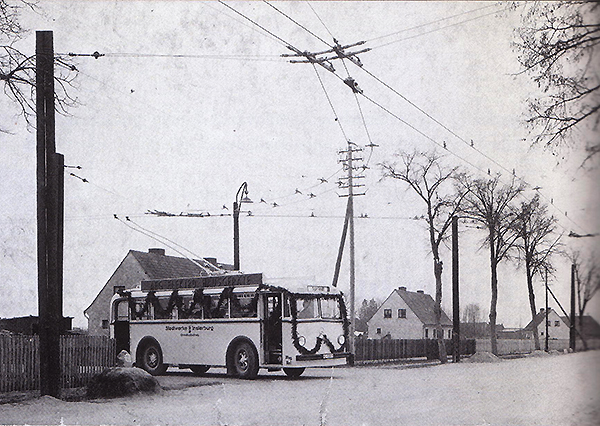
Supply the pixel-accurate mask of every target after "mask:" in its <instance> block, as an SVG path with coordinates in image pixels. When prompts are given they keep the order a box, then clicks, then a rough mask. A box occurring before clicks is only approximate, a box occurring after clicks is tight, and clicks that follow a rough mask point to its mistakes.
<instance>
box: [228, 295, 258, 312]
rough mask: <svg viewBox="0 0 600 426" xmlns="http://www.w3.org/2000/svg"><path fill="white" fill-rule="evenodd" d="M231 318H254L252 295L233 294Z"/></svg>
mask: <svg viewBox="0 0 600 426" xmlns="http://www.w3.org/2000/svg"><path fill="white" fill-rule="evenodd" d="M230 302H231V318H250V317H256V315H257V313H256V299H255V297H254V293H244V294H233V295H232V296H231V301H230Z"/></svg>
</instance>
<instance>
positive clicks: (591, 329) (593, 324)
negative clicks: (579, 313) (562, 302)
mask: <svg viewBox="0 0 600 426" xmlns="http://www.w3.org/2000/svg"><path fill="white" fill-rule="evenodd" d="M561 318H562V320H563V322H565V323H566V324H570V321H569V319H568V318H567V317H561ZM579 321H580V320H579V317H577V320H576V321H575V325H576V326H577V329H578V330H579V332H580V333H581V334H582V336H583V338H584V339H586V340H591V339H600V324H598V322H597V321H596V320H595V319H594V318H592V317H591V316H589V315H584V316H583V317H581V323H580V322H579Z"/></svg>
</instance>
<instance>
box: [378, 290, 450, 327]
mask: <svg viewBox="0 0 600 426" xmlns="http://www.w3.org/2000/svg"><path fill="white" fill-rule="evenodd" d="M434 307H435V302H434V300H433V298H432V297H431V296H430V295H429V294H425V292H424V291H423V290H418V291H408V290H407V289H406V287H398V288H397V289H395V290H394V291H392V293H391V294H390V295H389V296H388V298H387V299H386V300H385V301H384V302H383V303H382V304H381V306H380V307H379V309H378V310H377V312H375V315H373V317H371V319H370V320H369V321H368V323H367V326H368V334H369V338H370V339H379V338H384V337H386V338H391V339H435V338H437V333H436V321H435V311H434ZM440 322H441V325H442V332H443V338H444V339H451V338H452V321H450V318H448V315H446V313H445V312H444V311H442V316H441V320H440Z"/></svg>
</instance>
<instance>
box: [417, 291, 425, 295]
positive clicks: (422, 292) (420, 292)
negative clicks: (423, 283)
mask: <svg viewBox="0 0 600 426" xmlns="http://www.w3.org/2000/svg"><path fill="white" fill-rule="evenodd" d="M417 293H419V294H425V292H424V291H423V290H417Z"/></svg>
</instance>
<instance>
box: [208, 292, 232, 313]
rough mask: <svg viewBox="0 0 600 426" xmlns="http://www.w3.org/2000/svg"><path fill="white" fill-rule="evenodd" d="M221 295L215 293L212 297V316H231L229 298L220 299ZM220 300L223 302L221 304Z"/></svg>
mask: <svg viewBox="0 0 600 426" xmlns="http://www.w3.org/2000/svg"><path fill="white" fill-rule="evenodd" d="M220 299H221V296H219V295H215V296H212V297H211V298H210V312H211V314H212V318H229V299H225V300H220ZM219 301H220V302H221V304H220V305H219Z"/></svg>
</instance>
